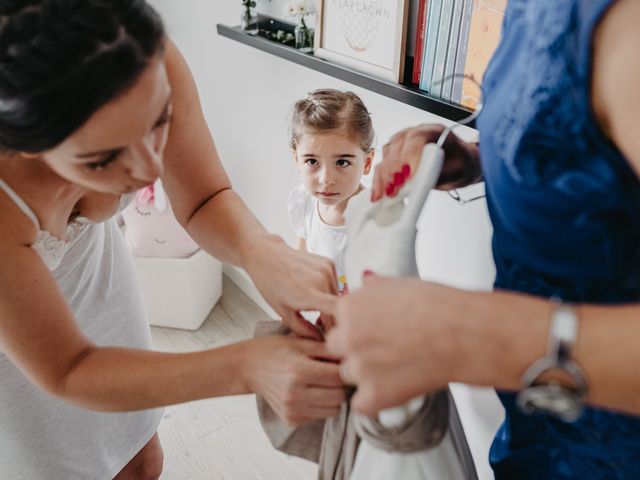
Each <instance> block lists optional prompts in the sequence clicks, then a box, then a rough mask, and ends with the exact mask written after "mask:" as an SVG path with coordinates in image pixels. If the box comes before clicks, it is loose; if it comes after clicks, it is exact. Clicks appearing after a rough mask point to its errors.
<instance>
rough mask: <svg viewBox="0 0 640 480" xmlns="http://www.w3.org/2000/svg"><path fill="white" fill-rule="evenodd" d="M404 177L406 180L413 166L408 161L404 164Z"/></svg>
mask: <svg viewBox="0 0 640 480" xmlns="http://www.w3.org/2000/svg"><path fill="white" fill-rule="evenodd" d="M401 172H402V177H403V178H404V179H405V180H406V179H407V178H409V176H410V175H411V166H410V165H409V164H408V163H405V164H404V165H402V170H401Z"/></svg>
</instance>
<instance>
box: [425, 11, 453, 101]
mask: <svg viewBox="0 0 640 480" xmlns="http://www.w3.org/2000/svg"><path fill="white" fill-rule="evenodd" d="M453 4H454V0H442V10H441V12H440V24H439V25H438V37H437V41H436V53H435V59H434V64H433V72H432V73H431V92H430V93H431V94H432V95H433V96H435V97H439V98H443V95H442V83H443V81H444V66H445V62H446V61H447V51H448V50H449V40H450V39H451V18H452V17H453Z"/></svg>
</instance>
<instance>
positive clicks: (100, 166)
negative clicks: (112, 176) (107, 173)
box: [85, 150, 122, 172]
mask: <svg viewBox="0 0 640 480" xmlns="http://www.w3.org/2000/svg"><path fill="white" fill-rule="evenodd" d="M120 153H122V151H121V150H118V151H115V152H113V153H111V154H109V156H108V157H107V158H105V159H104V160H99V161H97V162H89V163H86V164H85V166H86V167H87V168H88V169H89V170H91V171H92V172H100V171H102V170H104V169H105V168H107V167H108V166H109V165H110V164H111V163H113V162H115V161H116V160H117V159H118V156H119V155H120Z"/></svg>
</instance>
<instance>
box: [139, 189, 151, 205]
mask: <svg viewBox="0 0 640 480" xmlns="http://www.w3.org/2000/svg"><path fill="white" fill-rule="evenodd" d="M153 198H154V191H153V185H149V186H148V187H144V188H141V189H140V190H138V193H137V194H136V201H137V202H138V203H140V204H142V205H148V204H149V203H150V202H152V201H153Z"/></svg>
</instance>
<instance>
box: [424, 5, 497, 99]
mask: <svg viewBox="0 0 640 480" xmlns="http://www.w3.org/2000/svg"><path fill="white" fill-rule="evenodd" d="M427 3H428V7H427V8H426V17H427V18H426V20H425V27H426V28H425V32H424V44H423V46H422V59H421V60H419V61H417V62H420V63H421V70H420V78H419V80H420V82H419V87H420V88H421V89H422V90H424V91H426V92H427V93H429V94H430V95H432V96H434V97H438V98H441V99H443V100H445V101H449V102H452V103H456V104H459V105H463V106H465V107H468V108H470V109H475V108H476V106H477V105H478V103H479V101H480V98H481V91H480V88H479V87H478V85H477V84H476V83H475V82H474V81H472V80H470V79H468V78H464V77H463V75H464V76H466V77H473V78H474V79H475V81H476V82H478V83H481V82H482V77H483V76H484V71H485V69H486V67H487V64H488V63H489V60H490V58H491V56H492V55H493V52H494V51H495V49H496V47H497V46H498V42H499V41H500V35H501V32H502V23H503V21H504V14H505V10H506V7H507V0H428V2H427Z"/></svg>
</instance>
